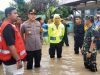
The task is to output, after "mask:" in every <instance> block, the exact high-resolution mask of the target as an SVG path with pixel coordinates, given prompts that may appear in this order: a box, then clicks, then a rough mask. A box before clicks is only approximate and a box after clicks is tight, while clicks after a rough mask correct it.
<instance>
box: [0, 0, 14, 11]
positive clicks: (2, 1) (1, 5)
mask: <svg viewBox="0 0 100 75" xmlns="http://www.w3.org/2000/svg"><path fill="white" fill-rule="evenodd" d="M12 1H13V0H0V10H2V11H4V10H5V8H7V7H9V6H10V5H9V2H12Z"/></svg>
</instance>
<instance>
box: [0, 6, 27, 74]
mask: <svg viewBox="0 0 100 75" xmlns="http://www.w3.org/2000/svg"><path fill="white" fill-rule="evenodd" d="M5 16H6V19H5V20H4V21H3V23H2V25H1V27H0V28H1V29H0V33H1V35H0V38H1V39H0V60H2V62H3V67H4V73H5V75H23V73H24V68H23V63H22V61H21V60H23V59H24V58H25V56H26V51H25V47H24V43H23V40H22V38H21V35H20V33H19V31H18V30H17V28H16V26H14V25H12V24H13V23H14V22H15V21H16V20H17V17H18V14H17V11H16V9H15V8H13V7H8V8H6V9H5Z"/></svg>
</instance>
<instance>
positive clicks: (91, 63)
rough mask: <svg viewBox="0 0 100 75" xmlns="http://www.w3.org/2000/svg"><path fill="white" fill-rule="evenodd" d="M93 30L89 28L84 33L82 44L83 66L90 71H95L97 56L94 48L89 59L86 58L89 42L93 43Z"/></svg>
mask: <svg viewBox="0 0 100 75" xmlns="http://www.w3.org/2000/svg"><path fill="white" fill-rule="evenodd" d="M94 31H95V29H94V28H93V27H92V26H91V27H89V28H88V30H87V31H86V33H85V37H84V43H83V59H84V66H85V68H88V69H90V70H91V71H94V72H95V71H97V67H96V55H97V48H96V47H95V48H94V50H93V52H92V54H91V57H90V58H87V53H88V52H89V49H90V45H91V42H92V41H93V43H95V36H94V35H95V34H94Z"/></svg>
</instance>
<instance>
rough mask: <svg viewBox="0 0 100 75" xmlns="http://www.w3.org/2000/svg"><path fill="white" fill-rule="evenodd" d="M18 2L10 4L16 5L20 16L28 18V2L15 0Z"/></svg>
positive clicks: (24, 18)
mask: <svg viewBox="0 0 100 75" xmlns="http://www.w3.org/2000/svg"><path fill="white" fill-rule="evenodd" d="M14 2H15V3H16V4H13V3H11V4H10V6H12V7H15V8H16V9H17V11H18V14H19V16H21V17H22V19H23V20H26V19H27V11H28V9H29V8H28V7H29V6H28V4H27V3H25V1H24V0H14Z"/></svg>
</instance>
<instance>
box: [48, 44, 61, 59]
mask: <svg viewBox="0 0 100 75" xmlns="http://www.w3.org/2000/svg"><path fill="white" fill-rule="evenodd" d="M55 51H56V52H57V58H61V57H62V43H50V48H49V54H50V58H54V57H55Z"/></svg>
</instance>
